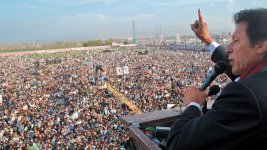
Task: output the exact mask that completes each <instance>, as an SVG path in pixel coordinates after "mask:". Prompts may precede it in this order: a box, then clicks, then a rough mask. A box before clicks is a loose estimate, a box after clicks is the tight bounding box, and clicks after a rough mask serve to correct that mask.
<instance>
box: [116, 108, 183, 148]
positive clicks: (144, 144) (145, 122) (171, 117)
mask: <svg viewBox="0 0 267 150" xmlns="http://www.w3.org/2000/svg"><path fill="white" fill-rule="evenodd" d="M180 113H181V111H176V110H162V111H154V112H150V113H145V114H140V115H134V116H127V117H123V118H120V120H121V121H122V122H123V123H124V124H125V125H126V126H127V127H128V128H129V131H130V135H131V139H132V143H133V144H132V146H133V148H132V149H138V150H161V149H162V148H160V146H159V145H158V144H156V143H155V142H154V141H152V140H151V139H150V138H149V137H148V136H147V135H146V134H145V133H144V130H145V129H146V128H147V127H156V126H161V127H170V126H171V125H172V124H173V122H174V121H175V120H176V118H177V116H179V115H180ZM158 136H159V137H158ZM158 136H157V135H155V138H159V139H161V138H162V137H160V136H161V135H158ZM162 139H163V138H162ZM164 140H166V138H164Z"/></svg>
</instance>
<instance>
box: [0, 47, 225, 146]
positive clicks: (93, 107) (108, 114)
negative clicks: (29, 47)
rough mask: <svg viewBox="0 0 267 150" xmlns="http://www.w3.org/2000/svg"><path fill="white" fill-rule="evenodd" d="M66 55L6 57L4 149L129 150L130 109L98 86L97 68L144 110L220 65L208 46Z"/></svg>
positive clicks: (1, 97)
mask: <svg viewBox="0 0 267 150" xmlns="http://www.w3.org/2000/svg"><path fill="white" fill-rule="evenodd" d="M64 53H65V54H66V55H65V57H62V58H60V59H61V61H59V63H57V64H47V63H45V62H46V60H45V59H39V60H38V61H36V60H33V59H31V58H30V57H27V56H2V57H0V61H1V64H0V68H1V70H0V78H1V79H0V89H1V91H0V109H1V110H0V149H31V150H34V149H93V150H94V149H98V150H99V149H104V150H105V149H125V144H126V143H127V142H128V141H129V138H130V137H129V136H130V135H129V133H128V131H127V128H126V127H125V125H124V124H123V123H122V122H121V121H120V119H119V118H121V117H123V116H126V115H129V114H130V113H129V112H130V110H129V109H128V108H127V106H125V105H122V104H121V102H120V101H119V100H118V99H117V98H116V97H114V96H112V93H110V92H109V91H107V90H106V89H98V88H97V87H96V86H95V85H94V84H92V80H93V78H94V75H95V73H94V72H95V66H96V65H102V66H103V67H104V68H105V71H106V78H107V82H109V84H110V85H111V86H112V87H113V88H115V89H117V90H118V91H119V92H120V93H122V94H123V95H124V96H125V97H126V98H128V99H129V100H131V101H133V102H134V104H135V105H137V106H138V107H139V108H140V110H141V111H142V112H143V113H147V112H151V111H155V110H162V109H167V104H170V103H172V104H173V103H174V104H177V103H178V102H180V101H181V100H182V97H183V91H184V89H185V88H186V86H188V85H197V86H200V85H201V84H202V83H203V80H204V78H205V77H206V75H207V73H208V68H210V67H212V66H213V65H214V64H213V63H212V62H211V61H210V53H208V52H203V51H182V50H179V51H168V50H158V49H155V48H148V51H147V53H146V54H144V55H140V54H139V53H138V49H136V48H134V47H133V48H125V49H123V50H116V51H110V52H102V51H97V50H94V51H92V52H90V53H88V52H85V53H83V54H80V55H76V56H71V55H68V52H64ZM124 66H127V67H128V68H129V74H125V75H118V74H117V72H116V67H124ZM217 82H218V83H219V84H220V85H222V86H223V85H224V84H225V83H227V82H228V78H227V77H226V76H224V75H221V76H220V78H219V79H218V80H217Z"/></svg>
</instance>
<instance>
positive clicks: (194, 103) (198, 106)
mask: <svg viewBox="0 0 267 150" xmlns="http://www.w3.org/2000/svg"><path fill="white" fill-rule="evenodd" d="M192 105H193V106H196V107H197V108H198V109H199V110H200V111H201V106H200V105H199V104H198V103H196V102H191V103H189V104H188V106H187V107H189V106H192Z"/></svg>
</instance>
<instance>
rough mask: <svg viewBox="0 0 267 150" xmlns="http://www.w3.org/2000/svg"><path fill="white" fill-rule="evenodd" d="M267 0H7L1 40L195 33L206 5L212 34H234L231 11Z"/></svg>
mask: <svg viewBox="0 0 267 150" xmlns="http://www.w3.org/2000/svg"><path fill="white" fill-rule="evenodd" d="M255 7H265V8H266V7H267V0H3V1H1V5H0V44H5V43H28V42H29V43H30V42H33V41H35V43H42V42H51V41H66V40H67V41H71V40H74V41H78V40H88V39H107V38H127V37H130V36H131V35H132V20H133V19H134V20H135V24H136V36H137V37H154V36H155V35H156V33H161V34H162V35H164V36H169V35H175V34H176V33H179V34H181V35H188V34H192V31H191V29H190V26H189V25H190V24H191V23H192V22H194V20H195V19H197V9H198V8H201V9H202V12H203V15H204V20H205V21H206V22H207V23H208V25H209V30H210V31H211V32H216V33H218V32H231V31H232V29H233V27H234V25H233V23H232V15H233V14H234V13H235V12H236V11H238V10H240V9H245V8H255Z"/></svg>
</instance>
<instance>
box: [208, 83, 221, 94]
mask: <svg viewBox="0 0 267 150" xmlns="http://www.w3.org/2000/svg"><path fill="white" fill-rule="evenodd" d="M219 92H220V87H219V86H218V85H213V86H211V87H210V88H209V93H208V96H212V95H216V94H218V93H219Z"/></svg>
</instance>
